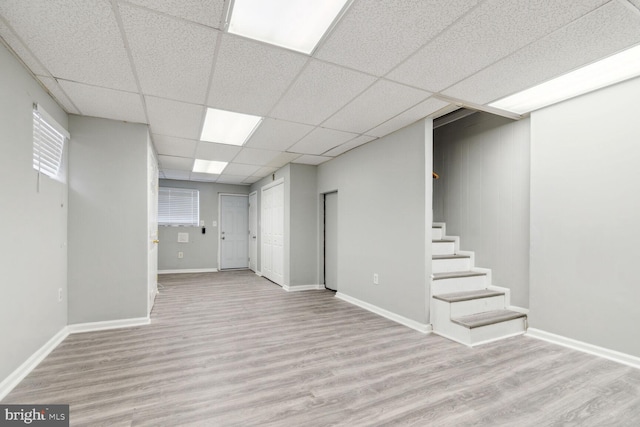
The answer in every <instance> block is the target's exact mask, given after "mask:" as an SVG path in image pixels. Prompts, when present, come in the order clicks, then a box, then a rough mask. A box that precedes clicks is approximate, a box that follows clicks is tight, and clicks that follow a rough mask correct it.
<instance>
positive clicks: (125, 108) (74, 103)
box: [0, 0, 640, 184]
mask: <svg viewBox="0 0 640 427" xmlns="http://www.w3.org/2000/svg"><path fill="white" fill-rule="evenodd" d="M227 1H229V0H227ZM227 7H228V4H225V2H224V1H222V0H165V1H157V0H130V1H124V0H111V1H108V0H83V1H77V0H32V1H24V0H2V1H0V37H2V39H3V41H4V44H5V45H7V46H8V47H9V48H10V49H11V50H12V51H13V52H14V54H15V55H16V56H17V57H18V58H19V59H20V60H21V61H22V62H23V63H24V64H25V65H26V66H27V67H28V68H29V69H30V70H31V72H32V73H33V74H34V75H35V76H36V78H37V79H38V80H39V81H40V82H41V83H42V85H43V86H44V87H45V88H47V90H48V91H49V92H50V93H51V95H52V96H53V97H54V98H55V99H56V100H57V101H58V103H59V104H60V105H61V106H62V108H64V109H65V110H66V111H67V112H68V113H70V114H81V115H86V116H93V117H103V118H107V119H113V120H122V121H128V122H136V123H146V124H148V125H149V129H150V132H151V137H152V140H153V143H154V145H155V148H156V150H157V152H158V154H159V161H160V167H161V177H163V178H168V179H185V180H195V181H212V182H221V183H233V184H251V183H253V182H256V181H257V180H259V179H260V178H262V177H264V176H267V175H269V174H271V173H273V172H274V171H275V170H276V169H277V168H279V167H282V166H284V165H286V164H287V163H289V162H294V163H302V164H311V165H317V164H321V163H323V162H325V161H328V160H330V159H332V158H334V157H336V156H339V155H341V154H343V153H344V152H346V151H348V150H351V149H353V148H355V147H357V146H359V145H362V144H366V143H368V142H370V141H373V140H375V139H377V138H380V137H383V136H385V135H387V134H389V133H391V132H393V131H395V130H397V129H400V128H402V127H404V126H407V125H409V124H411V123H413V122H415V121H417V120H419V119H421V118H424V117H438V116H441V115H443V114H446V113H448V112H450V111H452V110H454V109H456V108H458V106H468V107H471V108H476V109H485V110H490V109H489V108H488V107H486V105H487V104H488V103H490V102H492V101H495V100H497V99H500V98H502V97H504V96H507V95H510V94H512V93H514V92H517V91H520V90H523V89H526V88H528V87H531V86H534V85H536V84H538V83H541V82H544V81H546V80H548V79H550V78H553V77H556V76H558V75H561V74H564V73H566V72H568V71H571V70H573V69H575V68H577V67H580V66H582V65H585V64H589V63H591V62H594V61H596V60H598V59H601V58H604V57H607V56H609V55H612V54H614V53H616V52H619V51H621V50H624V49H626V48H628V47H631V46H634V45H637V44H639V43H640V1H638V0H609V1H606V0H449V1H425V0H354V1H353V2H352V3H351V5H350V7H349V9H348V10H347V11H346V13H345V14H344V15H343V16H342V17H341V19H340V20H339V21H338V22H337V24H336V25H335V26H333V27H332V29H331V30H330V32H329V33H328V34H327V35H326V36H325V37H324V38H323V39H322V41H321V42H320V44H319V45H318V46H317V47H316V49H315V50H314V52H313V54H312V55H311V56H309V55H305V54H301V53H298V52H294V51H290V50H286V49H283V48H279V47H276V46H271V45H268V44H265V43H261V42H257V41H254V40H250V39H246V38H243V37H240V36H236V35H233V34H229V33H227V32H226V31H225V30H224V27H225V23H224V21H225V19H224V15H225V10H226V9H227ZM207 107H213V108H217V109H222V110H228V111H235V112H239V113H245V114H252V115H259V116H262V117H264V118H265V119H264V120H263V121H262V124H261V125H260V127H258V128H257V130H256V131H255V132H254V133H253V135H252V136H251V138H250V139H249V140H248V141H247V143H246V144H245V145H244V146H243V147H236V146H230V145H224V144H216V143H211V142H204V141H199V137H200V133H201V130H202V123H203V120H204V115H205V111H206V108H207ZM196 158H199V159H204V160H217V161H224V162H229V165H228V167H227V169H225V170H224V171H223V173H222V174H220V175H209V174H202V173H194V172H192V171H191V170H192V167H193V163H194V161H195V159H196Z"/></svg>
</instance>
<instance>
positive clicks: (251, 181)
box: [242, 176, 263, 184]
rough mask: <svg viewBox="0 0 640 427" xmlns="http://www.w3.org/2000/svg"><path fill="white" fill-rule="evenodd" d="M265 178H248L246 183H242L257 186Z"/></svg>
mask: <svg viewBox="0 0 640 427" xmlns="http://www.w3.org/2000/svg"><path fill="white" fill-rule="evenodd" d="M262 178H263V177H261V176H250V177H249V178H246V179H245V180H244V181H242V182H243V183H244V184H255V183H256V182H258V181H260V180H261V179H262Z"/></svg>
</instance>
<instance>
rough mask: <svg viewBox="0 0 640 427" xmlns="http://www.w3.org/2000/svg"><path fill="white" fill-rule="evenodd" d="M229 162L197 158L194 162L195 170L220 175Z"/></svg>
mask: <svg viewBox="0 0 640 427" xmlns="http://www.w3.org/2000/svg"><path fill="white" fill-rule="evenodd" d="M227 165H228V162H216V161H213V160H202V159H196V161H195V162H194V164H193V172H200V173H209V174H214V175H219V174H221V173H222V171H223V170H224V168H226V167H227Z"/></svg>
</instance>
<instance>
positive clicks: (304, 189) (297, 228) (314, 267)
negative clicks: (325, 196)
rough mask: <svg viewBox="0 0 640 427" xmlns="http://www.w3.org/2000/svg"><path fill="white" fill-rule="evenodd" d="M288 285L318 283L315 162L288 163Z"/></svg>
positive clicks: (316, 170)
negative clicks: (289, 177)
mask: <svg viewBox="0 0 640 427" xmlns="http://www.w3.org/2000/svg"><path fill="white" fill-rule="evenodd" d="M290 166H291V187H290V188H291V194H290V209H291V218H290V230H289V233H290V236H291V237H290V245H291V251H290V254H291V264H290V278H289V282H290V283H289V284H290V285H291V286H299V285H315V284H319V283H320V282H319V277H318V190H317V173H318V168H317V167H316V166H309V165H299V164H295V163H292V164H291V165H290Z"/></svg>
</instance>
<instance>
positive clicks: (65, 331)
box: [0, 317, 151, 401]
mask: <svg viewBox="0 0 640 427" xmlns="http://www.w3.org/2000/svg"><path fill="white" fill-rule="evenodd" d="M149 323H151V319H149V318H148V317H139V318H134V319H122V320H108V321H105V322H90V323H77V324H75V325H67V326H65V327H64V328H62V329H61V330H60V332H58V333H57V334H55V335H54V336H53V337H52V338H51V339H50V340H49V341H47V342H46V343H45V344H44V345H43V346H42V347H40V348H39V349H38V350H36V352H35V353H33V354H32V355H31V356H30V357H29V358H28V359H27V360H26V361H25V362H24V363H23V364H22V365H20V366H19V367H18V368H17V369H16V370H15V371H13V372H12V373H11V374H9V376H8V377H7V378H5V379H4V380H3V381H2V382H1V383H0V401H1V400H2V399H4V398H5V396H6V395H7V394H9V393H10V392H11V390H13V389H14V387H15V386H17V385H18V384H20V381H22V380H23V379H24V378H25V377H26V376H27V375H29V373H31V371H32V370H33V369H35V367H36V366H38V365H39V364H40V362H42V361H43V360H44V358H45V357H47V356H48V355H49V353H51V352H52V351H53V350H54V349H55V348H56V347H57V346H58V345H59V344H60V343H61V342H62V341H64V339H65V338H66V337H68V336H69V335H70V334H77V333H81V332H94V331H105V330H108V329H118V328H130V327H133V326H142V325H148V324H149Z"/></svg>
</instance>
